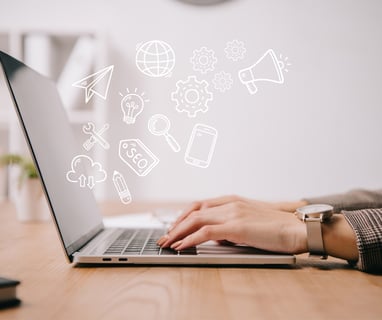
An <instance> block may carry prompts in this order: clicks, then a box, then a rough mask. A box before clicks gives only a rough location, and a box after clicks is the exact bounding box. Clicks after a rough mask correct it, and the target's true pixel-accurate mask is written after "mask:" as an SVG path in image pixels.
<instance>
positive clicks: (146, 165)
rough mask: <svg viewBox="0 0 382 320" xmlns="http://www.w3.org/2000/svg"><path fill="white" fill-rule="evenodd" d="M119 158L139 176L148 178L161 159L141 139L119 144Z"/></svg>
mask: <svg viewBox="0 0 382 320" xmlns="http://www.w3.org/2000/svg"><path fill="white" fill-rule="evenodd" d="M119 157H120V158H121V160H122V161H123V162H124V163H126V164H127V165H128V166H129V167H130V168H131V169H132V170H133V171H134V172H135V173H136V174H137V175H138V176H140V177H143V176H146V175H147V174H148V173H149V172H150V171H151V170H152V169H153V168H154V167H155V166H156V165H157V164H158V163H159V159H158V158H157V157H156V156H155V155H154V154H153V153H152V152H151V151H150V150H149V148H147V147H146V146H145V145H144V143H143V142H142V141H141V140H139V139H127V140H121V141H120V142H119Z"/></svg>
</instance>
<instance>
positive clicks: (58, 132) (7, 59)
mask: <svg viewBox="0 0 382 320" xmlns="http://www.w3.org/2000/svg"><path fill="white" fill-rule="evenodd" d="M0 62H1V65H2V69H3V71H4V75H5V79H6V82H7V85H8V88H9V91H10V94H11V97H12V99H13V102H14V106H15V109H16V112H17V114H18V117H19V120H20V123H21V126H22V129H23V131H24V134H25V137H26V140H27V142H28V145H29V147H30V151H31V154H32V157H33V160H34V162H35V165H36V167H37V169H38V172H39V175H40V178H41V182H42V185H43V189H44V192H45V195H46V198H47V201H48V204H49V206H50V210H51V213H52V217H53V220H54V223H55V225H56V227H57V230H58V233H59V236H60V240H61V243H62V246H63V248H64V250H65V253H66V256H67V258H68V260H69V261H70V262H74V263H76V264H126V265H129V264H136V265H139V264H144V265H147V264H153V265H158V264H165V265H185V264H190V265H207V264H214V265H250V264H253V265H255V264H293V263H295V257H294V256H293V255H288V254H277V253H268V252H263V251H259V250H256V249H254V248H250V247H243V246H221V245H208V244H203V245H200V246H197V247H196V248H190V249H187V250H184V251H181V252H178V251H174V250H171V249H161V248H160V247H158V246H157V245H156V241H157V239H159V237H160V236H161V235H163V234H164V232H165V230H161V229H149V228H145V226H142V228H139V229H125V228H105V226H104V224H103V220H102V216H101V214H100V212H99V210H98V208H97V204H96V201H95V198H94V195H93V193H92V191H91V190H90V189H88V188H80V187H79V186H78V184H74V183H70V182H68V180H67V179H66V172H67V170H68V168H69V167H70V164H71V161H72V159H73V158H74V157H75V156H76V155H78V154H79V153H80V152H79V146H78V145H77V142H76V139H75V137H74V133H73V132H72V129H71V127H70V123H69V121H68V117H67V114H66V112H65V109H64V108H63V106H62V102H61V100H60V97H59V94H58V91H57V89H56V86H55V84H54V83H53V82H52V81H51V80H49V79H48V78H46V77H44V76H42V75H41V74H39V73H37V72H36V71H34V70H32V69H31V68H29V67H27V66H26V65H25V64H23V63H22V62H20V61H18V60H16V59H14V58H12V57H11V56H9V55H7V54H6V53H4V52H1V51H0Z"/></svg>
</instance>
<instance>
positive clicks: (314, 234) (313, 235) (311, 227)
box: [305, 218, 328, 259]
mask: <svg viewBox="0 0 382 320" xmlns="http://www.w3.org/2000/svg"><path fill="white" fill-rule="evenodd" d="M305 223H306V232H307V236H308V250H309V257H310V258H316V259H326V258H327V257H328V255H327V254H326V253H325V248H324V241H323V239H322V226H321V219H320V218H306V219H305Z"/></svg>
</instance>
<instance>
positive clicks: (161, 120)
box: [148, 113, 180, 152]
mask: <svg viewBox="0 0 382 320" xmlns="http://www.w3.org/2000/svg"><path fill="white" fill-rule="evenodd" d="M170 127H171V123H170V120H169V119H168V118H167V117H166V116H165V115H163V114H159V113H158V114H154V115H153V116H152V117H151V118H150V120H149V124H148V128H149V131H150V132H151V133H152V134H153V135H155V136H164V137H165V138H166V141H167V143H168V144H169V145H170V147H171V149H172V150H173V151H174V152H179V151H180V146H179V144H178V142H177V141H176V140H175V138H174V137H173V136H172V135H170V134H169V133H168V132H169V130H170Z"/></svg>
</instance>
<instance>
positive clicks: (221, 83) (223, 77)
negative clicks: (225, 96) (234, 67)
mask: <svg viewBox="0 0 382 320" xmlns="http://www.w3.org/2000/svg"><path fill="white" fill-rule="evenodd" d="M212 83H213V84H214V87H215V89H216V90H219V91H220V92H225V91H227V90H229V89H231V87H232V84H233V80H232V76H231V74H230V73H227V72H224V71H221V72H219V73H217V74H215V76H214V78H213V79H212Z"/></svg>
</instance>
